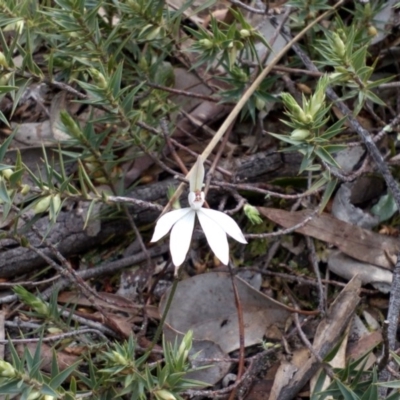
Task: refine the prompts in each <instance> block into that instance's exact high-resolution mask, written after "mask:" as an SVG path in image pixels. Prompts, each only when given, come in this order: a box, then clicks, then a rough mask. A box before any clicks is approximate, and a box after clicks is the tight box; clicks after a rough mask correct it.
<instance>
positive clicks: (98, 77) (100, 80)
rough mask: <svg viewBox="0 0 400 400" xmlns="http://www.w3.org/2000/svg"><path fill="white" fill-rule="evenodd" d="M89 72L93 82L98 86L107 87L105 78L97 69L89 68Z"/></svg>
mask: <svg viewBox="0 0 400 400" xmlns="http://www.w3.org/2000/svg"><path fill="white" fill-rule="evenodd" d="M89 72H90V74H91V75H92V78H93V80H94V82H95V83H96V85H97V86H98V87H99V88H101V89H105V88H106V87H107V81H106V78H105V77H104V75H103V74H102V73H101V72H100V71H97V69H95V68H90V70H89Z"/></svg>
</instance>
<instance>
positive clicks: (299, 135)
mask: <svg viewBox="0 0 400 400" xmlns="http://www.w3.org/2000/svg"><path fill="white" fill-rule="evenodd" d="M310 134H311V132H310V131H309V130H308V129H295V130H294V131H293V132H292V133H291V134H290V137H291V139H294V140H304V139H306V138H308V137H309V136H310Z"/></svg>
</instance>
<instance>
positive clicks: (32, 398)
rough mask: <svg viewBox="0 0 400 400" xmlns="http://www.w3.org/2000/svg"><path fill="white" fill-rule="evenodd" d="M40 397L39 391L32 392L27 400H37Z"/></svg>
mask: <svg viewBox="0 0 400 400" xmlns="http://www.w3.org/2000/svg"><path fill="white" fill-rule="evenodd" d="M40 395H41V393H40V392H39V391H38V390H32V392H30V393H29V394H28V397H27V398H26V400H36V399H38V398H39V397H40Z"/></svg>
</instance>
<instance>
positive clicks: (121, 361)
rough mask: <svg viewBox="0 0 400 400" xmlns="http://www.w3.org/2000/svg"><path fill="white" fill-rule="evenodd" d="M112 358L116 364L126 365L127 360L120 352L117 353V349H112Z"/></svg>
mask: <svg viewBox="0 0 400 400" xmlns="http://www.w3.org/2000/svg"><path fill="white" fill-rule="evenodd" d="M112 355H113V359H114V362H115V363H116V364H119V365H128V364H129V360H127V359H126V358H125V357H124V356H123V355H122V354H120V353H118V352H117V351H115V350H113V351H112Z"/></svg>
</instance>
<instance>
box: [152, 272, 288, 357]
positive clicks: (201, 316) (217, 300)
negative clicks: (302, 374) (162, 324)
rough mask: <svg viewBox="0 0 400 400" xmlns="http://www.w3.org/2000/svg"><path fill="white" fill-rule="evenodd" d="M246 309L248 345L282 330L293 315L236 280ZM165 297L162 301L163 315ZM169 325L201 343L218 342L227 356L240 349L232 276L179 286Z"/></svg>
mask: <svg viewBox="0 0 400 400" xmlns="http://www.w3.org/2000/svg"><path fill="white" fill-rule="evenodd" d="M235 282H236V285H237V290H238V292H239V297H240V301H241V306H242V309H243V320H244V329H245V338H244V340H245V346H251V345H253V344H256V343H260V342H261V341H262V339H263V336H264V335H266V334H267V332H270V331H274V333H275V332H276V330H274V329H271V328H272V327H277V328H278V329H283V327H284V324H285V322H286V320H287V318H288V317H289V315H290V312H289V311H288V310H286V309H285V308H284V306H283V305H281V304H280V303H278V302H277V301H275V300H273V299H271V298H269V297H268V296H265V295H264V294H262V293H260V292H259V291H257V290H255V289H254V288H252V287H251V286H250V285H249V284H247V283H246V282H245V281H244V280H242V279H240V278H238V277H235ZM165 303H166V296H164V298H163V299H162V301H161V304H160V309H161V312H163V310H164V307H165ZM166 324H168V325H169V326H170V327H172V328H173V329H175V330H177V331H179V332H181V333H186V332H187V331H189V330H192V331H193V337H194V338H195V339H199V340H211V341H212V342H215V343H217V344H218V345H219V346H220V347H221V349H222V350H223V351H224V352H225V353H229V352H231V351H233V350H236V349H238V348H239V326H238V315H237V309H236V305H235V298H234V294H233V289H232V282H231V278H230V276H229V274H227V273H224V272H210V273H207V274H203V275H197V276H194V277H192V278H189V279H186V280H184V281H182V282H179V283H178V287H177V289H176V292H175V295H174V298H173V300H172V304H171V308H170V310H169V312H168V315H167V318H166Z"/></svg>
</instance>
